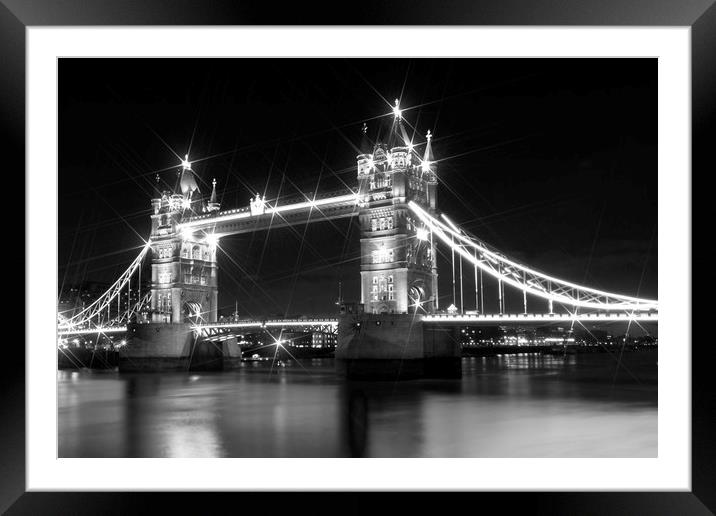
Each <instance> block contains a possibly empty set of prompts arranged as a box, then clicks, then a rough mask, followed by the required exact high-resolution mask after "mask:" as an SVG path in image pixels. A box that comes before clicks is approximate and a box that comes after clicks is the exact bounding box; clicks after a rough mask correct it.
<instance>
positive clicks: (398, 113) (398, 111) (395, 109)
mask: <svg viewBox="0 0 716 516" xmlns="http://www.w3.org/2000/svg"><path fill="white" fill-rule="evenodd" d="M393 115H395V118H401V117H402V116H403V112H402V111H401V109H400V101H399V100H398V99H395V106H393Z"/></svg>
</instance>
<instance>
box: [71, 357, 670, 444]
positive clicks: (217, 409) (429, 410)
mask: <svg viewBox="0 0 716 516" xmlns="http://www.w3.org/2000/svg"><path fill="white" fill-rule="evenodd" d="M623 358H624V359H625V360H626V363H625V364H624V366H625V367H626V368H628V371H627V370H626V369H625V368H624V367H620V368H619V369H617V368H616V362H615V361H614V359H613V358H612V357H610V356H608V355H602V354H598V355H576V356H567V357H549V356H537V355H524V356H514V355H513V356H503V357H488V358H482V357H470V358H465V359H464V360H463V376H462V378H461V379H455V380H413V381H405V382H388V381H382V382H365V381H364V382H354V381H341V380H339V379H338V378H336V376H335V374H334V369H333V366H334V364H333V361H332V360H330V359H313V360H306V361H303V362H302V363H300V364H298V363H296V362H288V363H287V364H286V367H282V368H278V369H276V368H273V369H271V368H270V367H268V365H266V364H256V363H253V364H245V367H242V368H241V369H239V370H237V371H232V372H223V373H210V372H207V373H201V374H195V373H186V374H184V373H170V374H120V373H117V372H111V371H109V372H92V371H82V372H79V373H77V372H74V373H73V372H69V371H60V372H59V373H58V382H59V455H60V456H61V457H642V456H651V457H654V456H656V452H657V397H656V390H657V389H656V385H657V384H656V378H657V370H656V353H650V352H640V353H631V354H629V356H628V357H626V354H625V357H623Z"/></svg>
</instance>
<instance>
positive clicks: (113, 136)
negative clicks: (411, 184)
mask: <svg viewBox="0 0 716 516" xmlns="http://www.w3.org/2000/svg"><path fill="white" fill-rule="evenodd" d="M656 72H657V62H656V59H411V60H408V59H364V60H356V59H343V60H336V59H191V60H184V59H60V64H59V77H60V80H59V106H60V112H59V199H58V202H59V250H58V252H59V263H58V268H59V281H60V285H59V288H60V289H62V288H67V287H69V286H70V285H74V284H78V283H80V282H83V281H103V282H110V281H113V280H114V279H116V277H117V276H118V275H119V274H120V273H121V272H122V271H123V270H124V269H125V268H126V267H127V266H128V265H129V263H130V262H131V260H132V259H133V258H134V257H135V256H136V254H137V253H138V252H139V248H140V246H141V245H142V244H143V241H142V238H147V237H148V236H149V229H150V219H149V215H150V212H151V207H150V198H151V197H152V192H153V189H154V185H155V184H156V183H155V176H156V174H157V173H159V175H160V178H161V181H162V183H163V184H169V185H173V184H174V181H175V179H176V172H177V170H178V166H179V157H178V156H183V155H184V154H185V153H187V152H188V153H189V157H190V160H192V161H196V160H199V161H198V162H195V164H194V165H193V169H194V171H195V172H196V173H197V175H198V177H199V180H200V188H201V191H202V193H203V194H205V195H207V196H208V194H209V193H210V191H211V180H212V178H216V180H217V191H218V193H219V196H220V198H221V201H222V209H230V208H235V207H242V206H247V205H248V202H249V198H250V197H251V196H252V195H253V194H254V193H255V192H257V191H258V192H261V193H265V194H266V197H267V199H273V198H275V197H276V196H278V195H280V196H293V195H295V193H296V192H297V191H298V190H300V191H303V192H311V191H314V190H315V189H318V190H319V191H327V190H332V189H338V188H341V187H343V186H344V185H348V186H351V187H354V186H356V185H357V181H356V178H355V176H356V169H355V156H356V154H357V153H358V151H357V148H356V146H357V145H358V143H359V141H360V135H361V133H360V128H361V126H362V124H363V122H367V123H368V127H369V134H370V135H372V134H374V133H375V131H376V130H377V129H378V125H379V124H381V123H382V121H383V120H384V119H386V118H388V119H389V117H392V113H391V106H390V105H391V104H392V103H393V101H394V99H395V98H400V99H401V107H402V108H403V109H404V113H403V114H404V118H405V120H406V122H407V123H408V124H409V125H410V126H411V127H413V128H416V130H417V132H416V135H415V141H416V143H417V144H422V143H423V142H424V135H425V132H426V131H427V130H428V129H430V130H431V131H432V132H433V134H434V139H433V149H434V153H435V156H436V159H438V160H440V162H439V165H438V176H439V178H440V186H439V189H438V206H439V207H440V208H441V209H442V210H443V211H444V212H446V213H447V214H448V215H449V216H450V217H451V218H452V220H453V221H455V222H456V223H458V224H459V225H461V226H462V227H463V228H464V229H466V230H468V231H470V232H471V233H473V234H475V235H476V236H478V237H480V238H481V239H483V240H484V241H486V242H488V243H490V244H492V245H493V246H495V247H497V248H498V249H500V250H501V251H502V252H504V253H505V254H507V255H508V256H510V257H512V258H513V259H516V260H517V261H522V262H524V263H526V264H527V265H529V266H531V267H533V268H536V269H539V270H542V271H544V272H546V273H548V274H551V275H553V276H557V277H560V278H563V279H566V280H570V281H574V282H576V283H582V284H586V285H588V286H591V287H595V288H600V289H603V290H607V291H613V292H617V293H623V294H627V295H638V296H639V297H646V298H653V299H656V298H657V80H656V77H657V75H656ZM409 132H410V134H412V129H411V130H410V131H409ZM421 148H422V147H419V148H418V150H420V149H421ZM359 249H360V248H359V233H358V221H357V219H356V218H353V219H343V220H339V221H335V222H333V223H325V222H324V223H316V224H310V225H308V226H305V225H304V226H299V227H294V228H292V229H288V228H287V229H279V230H273V231H271V232H259V233H255V234H251V235H237V236H233V237H227V238H224V239H222V241H221V251H220V252H219V258H218V260H219V270H220V272H219V313H220V314H225V315H228V314H229V313H230V312H233V310H234V303H235V301H236V302H238V309H239V313H240V315H242V316H268V315H298V314H308V315H310V314H320V313H332V312H334V311H335V309H336V307H335V304H334V303H335V301H336V298H337V296H338V282H339V281H342V285H343V297H344V298H345V299H346V300H359V298H360V285H359V274H358V271H359ZM438 268H439V271H440V294H441V305H442V306H443V307H444V306H446V305H447V304H448V302H451V301H452V287H451V275H450V255H449V252H448V253H445V250H444V249H443V255H442V256H441V257H440V258H439V260H438ZM145 270H146V271H147V273H148V271H149V268H148V264H147V268H146V269H145ZM465 270H466V271H468V269H465ZM145 277H148V274H147V276H145ZM471 278H472V272H469V273H468V272H466V283H465V287H466V308H467V309H472V308H473V307H474V306H473V301H467V300H469V299H474V293H473V291H472V288H473V287H472V279H471ZM468 279H469V283H468ZM489 288H490V287H488V290H487V292H486V302H487V303H488V308H489V303H492V304H493V305H494V310H495V311H496V310H497V300H496V295H493V294H492V293H491V291H490V290H489ZM492 292H493V293H494V290H493V291H492ZM470 296H472V297H470ZM493 298H494V301H493V300H492V299H493ZM521 303H522V301H521V294H517V293H515V294H514V295H512V296H511V297H508V298H507V309H508V311H509V312H521V311H522V304H521ZM534 303H535V306H537V307H539V308H535V309H534V310H532V309H531V310H530V311H543V310H542V308H543V306H542V305H546V303H545V302H538V301H535V302H534Z"/></svg>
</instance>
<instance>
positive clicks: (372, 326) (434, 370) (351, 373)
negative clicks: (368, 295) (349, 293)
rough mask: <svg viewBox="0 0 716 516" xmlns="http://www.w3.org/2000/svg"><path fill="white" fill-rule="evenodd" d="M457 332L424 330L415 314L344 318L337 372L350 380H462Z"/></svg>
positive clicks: (337, 352) (342, 315) (425, 326)
mask: <svg viewBox="0 0 716 516" xmlns="http://www.w3.org/2000/svg"><path fill="white" fill-rule="evenodd" d="M457 331H458V330H457V328H446V327H442V328H438V327H432V326H428V325H425V324H423V321H422V317H421V316H419V315H413V314H368V313H357V314H355V313H344V314H341V316H340V317H339V318H338V345H337V347H336V370H337V372H338V374H339V375H341V376H345V377H347V378H349V379H386V380H407V379H413V378H460V377H461V376H462V368H461V348H460V342H459V339H458V335H457Z"/></svg>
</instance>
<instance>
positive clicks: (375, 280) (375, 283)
mask: <svg viewBox="0 0 716 516" xmlns="http://www.w3.org/2000/svg"><path fill="white" fill-rule="evenodd" d="M373 284H374V285H377V284H378V276H373Z"/></svg>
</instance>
